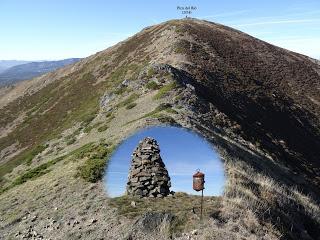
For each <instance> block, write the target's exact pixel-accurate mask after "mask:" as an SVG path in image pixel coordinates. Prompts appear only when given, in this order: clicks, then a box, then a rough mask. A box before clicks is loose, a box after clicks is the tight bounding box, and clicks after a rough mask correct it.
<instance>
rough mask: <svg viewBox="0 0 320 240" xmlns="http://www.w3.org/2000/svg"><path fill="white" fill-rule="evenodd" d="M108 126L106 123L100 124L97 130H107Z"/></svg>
mask: <svg viewBox="0 0 320 240" xmlns="http://www.w3.org/2000/svg"><path fill="white" fill-rule="evenodd" d="M108 128H109V126H108V125H107V124H105V125H102V126H101V127H99V128H98V132H104V131H105V130H107V129H108Z"/></svg>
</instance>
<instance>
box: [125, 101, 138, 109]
mask: <svg viewBox="0 0 320 240" xmlns="http://www.w3.org/2000/svg"><path fill="white" fill-rule="evenodd" d="M135 106H137V104H136V103H135V102H133V103H129V104H128V105H127V106H126V109H131V108H134V107H135Z"/></svg>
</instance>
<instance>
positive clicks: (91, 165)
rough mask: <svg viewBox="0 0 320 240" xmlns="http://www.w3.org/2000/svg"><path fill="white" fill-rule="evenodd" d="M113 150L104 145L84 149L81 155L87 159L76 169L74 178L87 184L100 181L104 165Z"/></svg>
mask: <svg viewBox="0 0 320 240" xmlns="http://www.w3.org/2000/svg"><path fill="white" fill-rule="evenodd" d="M113 150H114V147H107V145H106V144H98V145H94V146H91V147H90V148H87V149H86V152H85V153H84V154H83V155H82V156H83V157H87V160H86V161H85V163H84V164H83V165H82V166H80V167H78V169H77V174H76V177H81V178H83V179H84V180H85V181H87V182H91V183H94V182H97V181H99V180H101V179H102V176H103V174H104V171H105V167H106V163H107V162H108V161H109V158H110V156H111V154H112V152H113Z"/></svg>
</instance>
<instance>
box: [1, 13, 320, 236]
mask: <svg viewBox="0 0 320 240" xmlns="http://www.w3.org/2000/svg"><path fill="white" fill-rule="evenodd" d="M319 73H320V66H319V65H318V64H316V62H314V61H311V60H310V59H309V58H307V57H305V56H302V55H300V54H296V53H293V52H290V51H287V50H285V49H281V48H278V47H275V46H272V45H270V44H267V43H265V42H263V41H260V40H258V39H255V38H253V37H251V36H248V35H246V34H244V33H242V32H239V31H237V30H234V29H231V28H228V27H226V26H222V25H219V24H214V23H210V22H206V21H199V20H195V19H185V20H173V21H169V22H166V23H163V24H160V25H156V26H153V27H149V28H146V29H144V30H143V31H142V32H140V33H138V34H136V35H135V36H133V37H131V38H129V39H128V40H126V41H124V42H121V43H119V44H117V45H115V46H114V47H112V48H109V49H107V50H104V51H102V52H99V53H97V54H95V55H93V56H90V57H89V58H86V59H83V60H81V61H80V62H78V63H77V64H75V65H71V66H68V67H66V68H64V69H60V70H58V71H56V72H54V73H51V74H46V75H44V76H42V77H39V78H36V79H33V80H31V81H29V82H27V83H21V84H20V85H19V84H18V85H17V86H15V87H13V88H10V89H7V90H6V91H5V92H4V93H3V94H2V95H0V106H2V108H1V118H0V126H1V128H0V131H1V138H0V150H1V152H0V156H1V160H0V177H1V189H2V194H1V195H0V202H1V204H0V212H1V216H2V221H1V225H0V236H1V235H2V236H4V237H9V236H11V237H12V236H14V235H15V234H17V236H22V235H24V234H29V233H28V232H27V231H29V230H26V229H27V226H28V224H31V226H32V227H31V228H32V230H35V231H36V232H38V234H40V235H41V236H44V237H60V238H77V237H83V238H86V239H96V238H98V237H109V238H112V237H113V238H117V239H119V238H121V237H129V236H131V237H133V238H134V237H136V238H146V237H147V236H146V235H148V238H149V239H150V238H151V237H152V236H153V237H155V238H156V239H159V236H158V235H154V234H156V233H145V232H144V231H143V229H139V228H137V227H136V225H134V224H133V225H132V223H134V221H133V220H132V219H130V218H129V219H128V218H127V217H126V216H123V215H121V211H120V210H119V211H118V212H117V211H116V210H115V209H116V208H115V205H114V204H112V203H113V202H112V199H109V198H108V197H107V196H105V195H104V192H103V188H102V183H101V181H100V173H99V169H101V167H99V166H100V165H102V166H103V165H104V164H105V162H107V159H108V157H109V156H110V154H111V152H112V149H113V148H114V147H115V146H116V145H117V144H119V143H120V142H121V141H122V140H124V139H125V138H126V137H127V136H129V135H130V134H132V133H134V132H135V131H136V130H137V129H140V128H143V127H146V126H152V125H159V124H171V125H172V124H174V125H180V126H182V127H185V128H188V129H190V130H193V131H196V132H198V133H200V134H201V135H203V136H204V137H205V138H206V139H208V140H209V141H210V142H211V143H212V144H213V145H214V146H215V147H216V149H217V151H218V152H219V153H220V155H221V157H222V158H223V159H224V162H225V168H226V177H227V185H226V187H225V192H224V196H223V197H222V199H221V203H219V204H218V205H217V206H215V207H214V208H213V209H214V210H212V212H208V215H207V217H206V220H205V222H204V223H203V224H202V225H198V224H197V221H196V220H194V219H193V220H191V219H192V217H191V218H189V217H188V218H187V219H188V220H187V222H188V221H189V222H188V224H187V223H185V221H186V217H182V216H180V215H179V216H178V220H179V221H178V222H179V224H180V225H179V228H178V229H179V231H178V230H177V229H175V230H172V229H171V230H170V231H166V230H165V229H167V228H162V231H163V232H162V233H161V237H168V236H169V235H173V236H179V234H180V232H181V231H182V232H189V231H191V230H192V228H199V229H200V228H201V233H200V234H198V235H197V236H196V237H197V238H199V239H206V238H210V239H222V238H224V239H241V238H246V239H279V238H283V239H317V237H318V236H319V233H320V209H319V202H317V199H319V194H320V192H319V185H320V168H319V166H320V163H319V161H318V156H319V149H320V140H319V139H320V138H319V134H320V133H319V130H320V122H319V114H320V108H319V102H320V99H319V94H318V93H319V89H320V75H319ZM96 160H98V161H96ZM81 176H82V178H81ZM124 204H125V201H124ZM139 204H145V203H144V202H139ZM148 204H149V203H148ZM139 207H142V208H143V205H142V206H140V205H139ZM33 216H36V218H35V219H34V220H32V219H33ZM105 216H108V220H106V219H105ZM46 217H49V218H50V219H49V218H48V220H44V218H46ZM90 219H91V220H90ZM92 219H94V221H92ZM47 221H49V223H47ZM75 221H76V222H77V223H75ZM68 223H69V224H68ZM46 224H49V225H48V226H49V227H45V225H46ZM164 224H166V223H164ZM129 226H130V227H129ZM57 227H58V228H59V231H58V232H57V229H58V228H57ZM57 234H58V235H57Z"/></svg>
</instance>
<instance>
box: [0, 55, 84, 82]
mask: <svg viewBox="0 0 320 240" xmlns="http://www.w3.org/2000/svg"><path fill="white" fill-rule="evenodd" d="M80 59H81V58H68V59H64V60H59V61H40V62H28V61H15V60H12V61H11V60H10V61H8V60H1V61H0V86H4V85H11V84H14V83H16V82H19V81H22V80H26V79H31V78H34V77H37V76H40V75H42V74H44V73H47V72H51V71H54V70H56V69H58V68H61V67H63V66H66V65H69V64H72V63H75V62H77V61H79V60H80Z"/></svg>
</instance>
